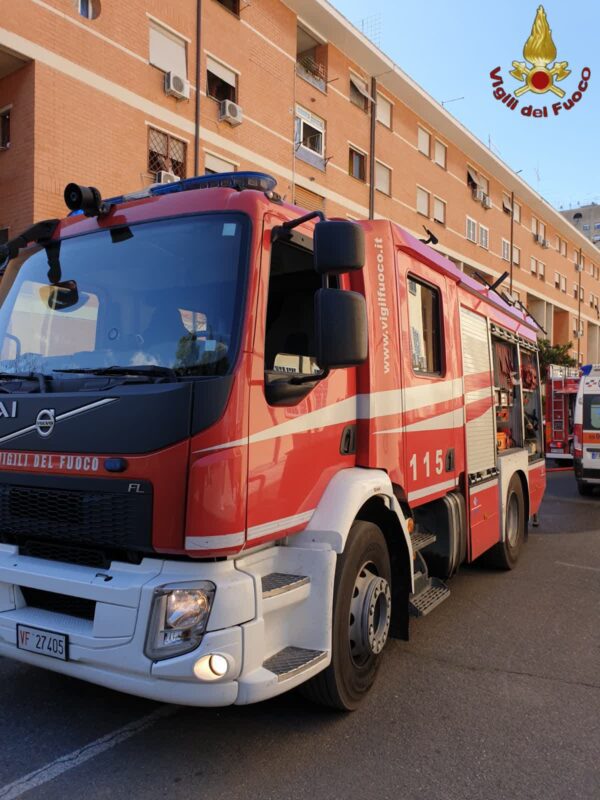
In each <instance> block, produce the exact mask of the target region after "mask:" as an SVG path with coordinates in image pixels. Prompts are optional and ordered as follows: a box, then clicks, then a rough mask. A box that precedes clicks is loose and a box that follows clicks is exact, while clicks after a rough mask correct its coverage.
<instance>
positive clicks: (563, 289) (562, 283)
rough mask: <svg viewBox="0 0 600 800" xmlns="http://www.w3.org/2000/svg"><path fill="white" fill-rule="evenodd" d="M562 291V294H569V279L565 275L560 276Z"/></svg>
mask: <svg viewBox="0 0 600 800" xmlns="http://www.w3.org/2000/svg"><path fill="white" fill-rule="evenodd" d="M560 290H561V292H564V293H565V294H566V293H567V279H566V278H565V276H564V275H561V276H560Z"/></svg>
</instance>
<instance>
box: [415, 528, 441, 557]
mask: <svg viewBox="0 0 600 800" xmlns="http://www.w3.org/2000/svg"><path fill="white" fill-rule="evenodd" d="M436 541H437V537H436V535H435V534H434V533H427V532H426V531H416V532H415V533H413V534H412V536H411V537H410V543H411V544H412V548H413V551H414V552H417V550H423V548H424V547H428V545H430V544H434V542H436Z"/></svg>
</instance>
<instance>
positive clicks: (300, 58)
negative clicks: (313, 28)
mask: <svg viewBox="0 0 600 800" xmlns="http://www.w3.org/2000/svg"><path fill="white" fill-rule="evenodd" d="M296 74H297V75H298V76H299V77H300V78H303V79H304V80H305V81H308V83H310V84H312V85H313V86H314V87H315V88H317V89H319V90H320V91H321V92H325V91H327V45H326V44H322V43H321V42H319V41H318V40H317V39H316V38H315V37H314V36H313V35H312V34H310V33H309V32H308V31H307V30H305V29H304V28H302V27H300V26H298V30H297V36H296Z"/></svg>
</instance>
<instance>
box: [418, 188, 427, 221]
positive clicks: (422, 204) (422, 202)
mask: <svg viewBox="0 0 600 800" xmlns="http://www.w3.org/2000/svg"><path fill="white" fill-rule="evenodd" d="M417 214H423V216H424V217H428V216H429V192H428V191H426V190H425V189H422V188H421V187H420V186H417Z"/></svg>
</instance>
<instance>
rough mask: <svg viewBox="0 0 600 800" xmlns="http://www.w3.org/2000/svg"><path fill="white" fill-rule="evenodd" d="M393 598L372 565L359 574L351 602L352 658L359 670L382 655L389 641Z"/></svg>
mask: <svg viewBox="0 0 600 800" xmlns="http://www.w3.org/2000/svg"><path fill="white" fill-rule="evenodd" d="M391 613H392V594H391V592H390V585H389V583H388V582H387V581H386V579H385V578H382V577H381V576H380V575H378V574H377V568H376V566H375V564H373V563H372V562H366V563H365V564H363V565H362V567H361V568H360V569H359V570H358V574H357V576H356V581H355V584H354V590H353V592H352V600H351V602H350V620H349V626H350V631H349V632H350V655H351V657H352V660H353V661H354V663H355V664H356V665H357V666H361V665H362V664H364V663H365V662H366V661H367V660H368V659H369V658H370V657H371V656H373V655H375V656H376V655H379V653H381V651H382V650H383V648H384V646H385V643H386V641H387V637H388V632H389V629H390V619H391Z"/></svg>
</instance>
